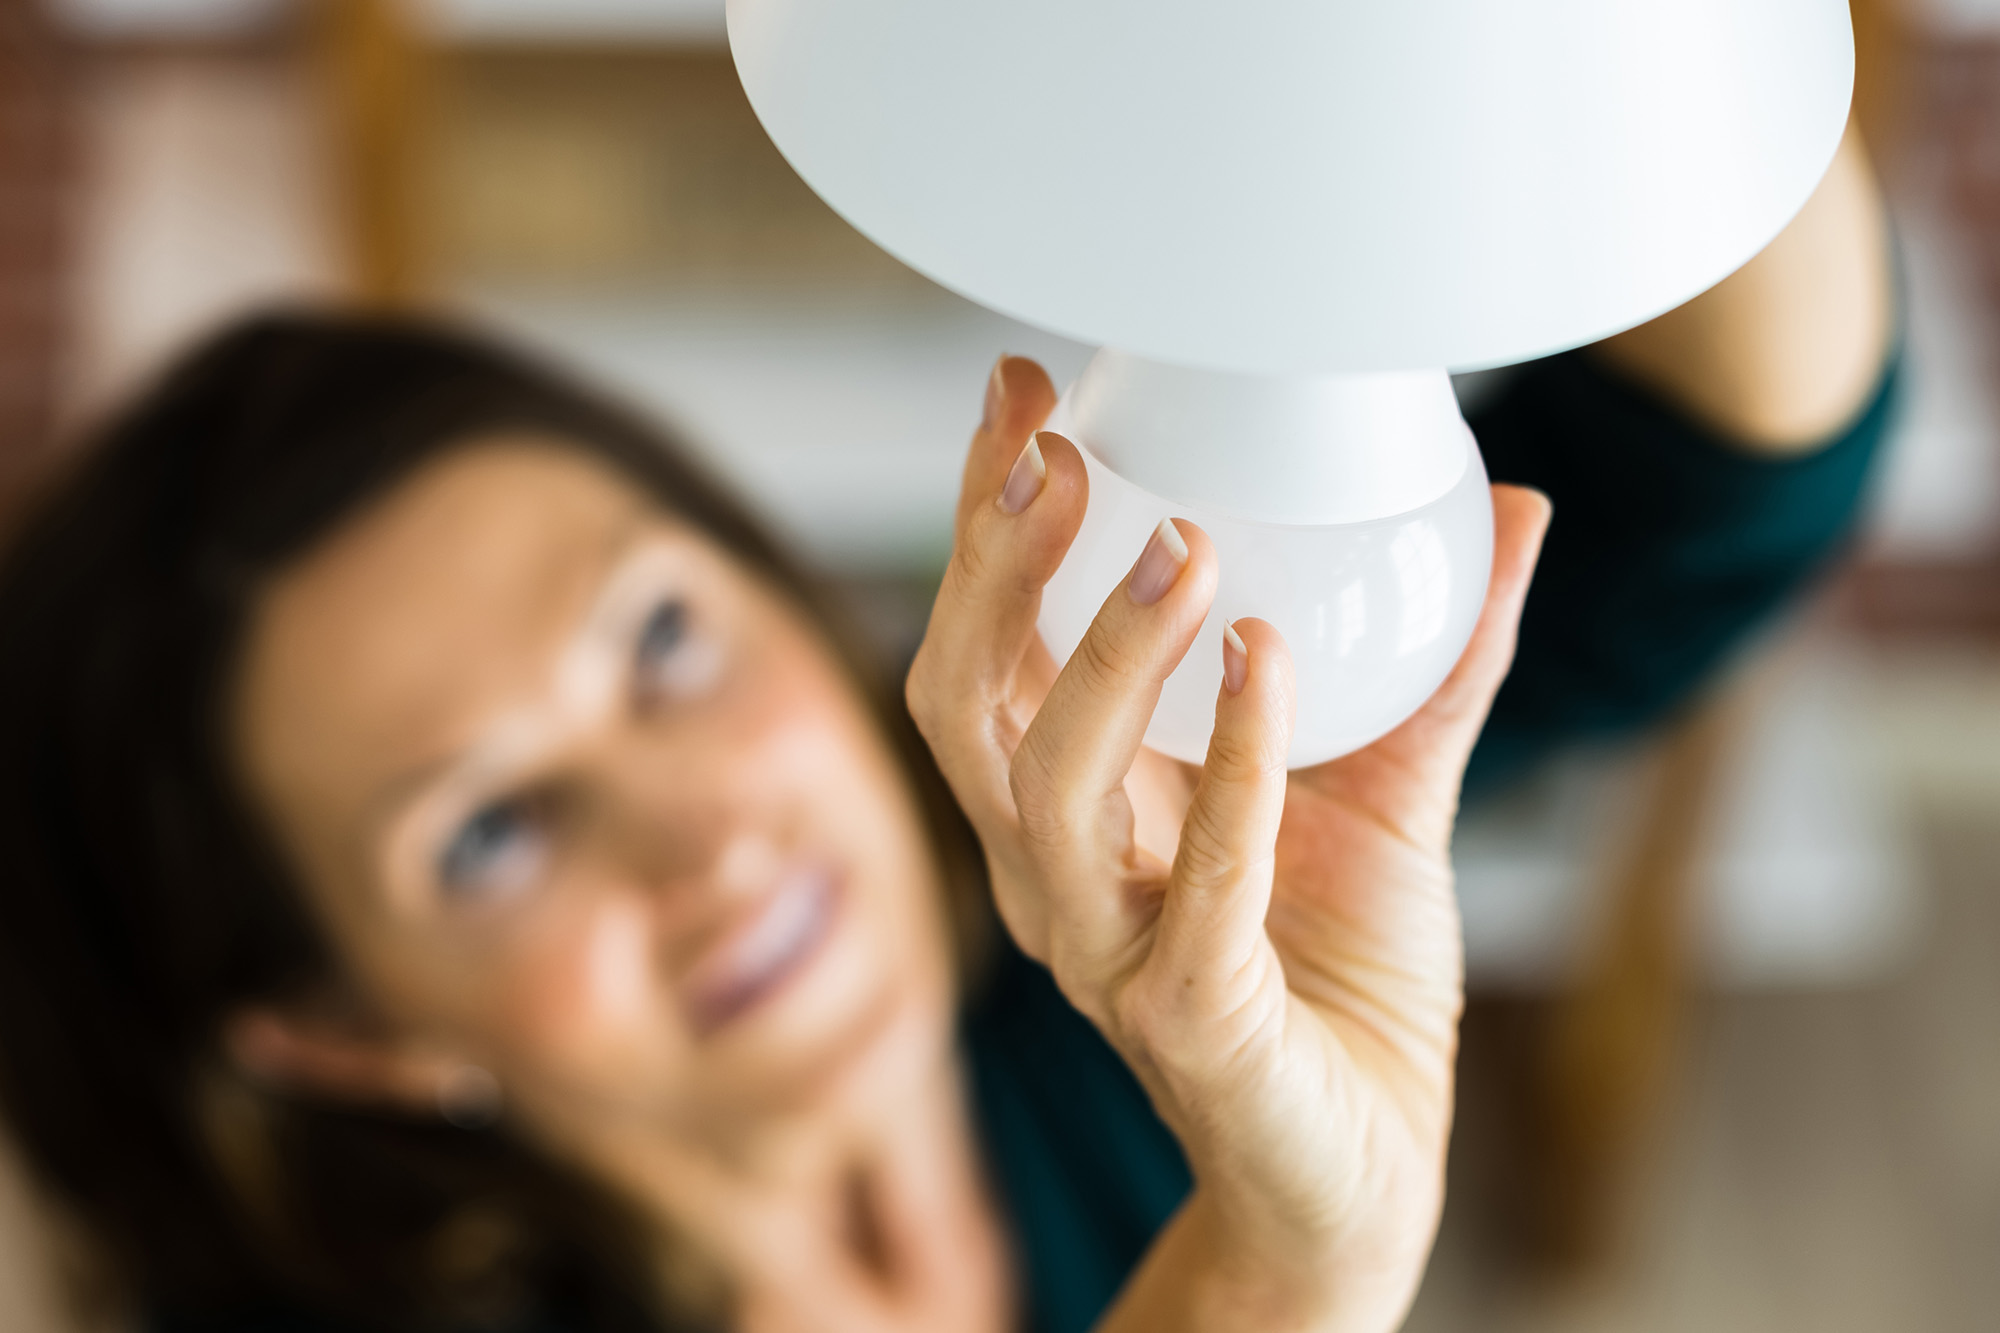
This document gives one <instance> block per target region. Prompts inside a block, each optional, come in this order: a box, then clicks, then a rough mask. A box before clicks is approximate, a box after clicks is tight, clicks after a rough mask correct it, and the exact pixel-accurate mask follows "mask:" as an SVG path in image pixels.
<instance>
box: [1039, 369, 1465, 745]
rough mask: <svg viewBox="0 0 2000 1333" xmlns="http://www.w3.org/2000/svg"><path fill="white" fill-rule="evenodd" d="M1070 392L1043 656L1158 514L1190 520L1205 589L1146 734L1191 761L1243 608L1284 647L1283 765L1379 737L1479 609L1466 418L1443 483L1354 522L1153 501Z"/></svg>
mask: <svg viewBox="0 0 2000 1333" xmlns="http://www.w3.org/2000/svg"><path fill="white" fill-rule="evenodd" d="M1089 378H1090V372H1086V374H1085V379H1086V381H1087V380H1088V379H1089ZM1440 378H1442V376H1440ZM1075 397H1076V394H1075V391H1074V390H1072V392H1071V393H1070V394H1068V395H1066V396H1065V399H1064V401H1063V404H1062V405H1061V406H1059V407H1058V408H1057V410H1056V414H1055V415H1054V416H1053V417H1052V418H1051V419H1050V422H1049V428H1050V429H1051V430H1054V431H1056V432H1057V433H1059V434H1062V435H1063V436H1064V437H1065V438H1068V439H1070V440H1072V441H1073V442H1075V443H1076V444H1077V446H1078V448H1079V450H1080V451H1081V452H1082V453H1083V457H1084V465H1085V468H1086V469H1087V470H1088V472H1089V476H1090V502H1089V505H1088V507H1087V509H1086V512H1085V514H1084V520H1083V526H1082V528H1081V529H1080V530H1079V531H1078V533H1077V536H1076V540H1075V542H1074V543H1072V544H1071V546H1070V550H1069V554H1068V555H1067V556H1066V557H1065V559H1064V561H1063V564H1062V568H1061V569H1060V570H1058V571H1057V573H1056V576H1055V578H1054V579H1052V580H1051V581H1050V582H1049V585H1048V587H1047V588H1046V589H1045V590H1044V592H1043V594H1042V612H1041V619H1040V629H1041V633H1042V640H1043V642H1044V643H1046V644H1047V645H1048V647H1049V651H1050V652H1051V653H1052V654H1053V655H1054V657H1055V659H1056V661H1057V662H1058V663H1061V662H1066V661H1068V660H1069V656H1070V654H1071V653H1073V652H1074V651H1075V650H1076V646H1077V644H1078V642H1079V641H1081V639H1082V638H1083V635H1084V633H1085V631H1086V630H1087V629H1088V628H1089V626H1090V622H1091V621H1092V620H1093V619H1094V618H1095V617H1096V615H1097V613H1098V611H1099V610H1100V609H1101V608H1102V606H1103V605H1104V600H1105V598H1106V597H1107V596H1109V595H1111V594H1112V592H1113V591H1114V590H1115V589H1116V588H1117V586H1118V583H1119V581H1120V580H1122V579H1123V578H1124V577H1125V575H1126V574H1127V573H1128V572H1129V571H1130V570H1131V568H1132V564H1133V562H1134V561H1135V560H1136V559H1137V558H1138V556H1139V551H1140V549H1141V548H1142V547H1143V546H1144V545H1145V543H1146V539H1147V538H1148V536H1149V535H1150V534H1151V533H1152V531H1153V529H1154V528H1155V527H1156V526H1157V525H1158V524H1159V522H1160V520H1161V519H1163V518H1182V519H1188V520H1191V521H1193V522H1194V523H1196V524H1198V525H1199V526H1200V527H1201V529H1202V531H1204V532H1206V533H1207V534H1208V536H1209V539H1210V540H1211V541H1212V542H1214V544H1215V552H1216V559H1217V564H1218V583H1217V588H1216V594H1215V602H1214V604H1213V605H1212V606H1211V607H1210V609H1209V613H1208V618H1207V619H1206V620H1205V621H1204V622H1203V623H1202V627H1201V632H1200V633H1199V634H1198V635H1197V636H1196V638H1195V642H1194V645H1193V646H1192V647H1191V648H1189V650H1188V653H1187V656H1186V657H1184V658H1183V659H1182V660H1181V664H1180V666H1179V667H1178V668H1176V670H1175V671H1174V673H1173V675H1172V676H1170V677H1169V678H1168V680H1167V683H1166V686H1165V688H1164V689H1163V690H1162V692H1161V695H1160V702H1159V706H1158V707H1157V708H1156V709H1155V710H1154V713H1153V719H1152V723H1151V725H1150V726H1149V727H1148V728H1147V731H1146V744H1147V745H1149V746H1151V747H1152V748H1154V749H1156V750H1159V751H1161V752H1163V753H1165V754H1168V755H1171V756H1172V757H1174V758H1176V759H1181V760H1185V761H1187V762H1189V763H1200V762H1201V760H1202V758H1203V756H1204V755H1205V754H1206V753H1207V750H1208V739H1209V734H1210V732H1211V731H1212V730H1213V729H1214V725H1215V705H1216V696H1217V691H1218V690H1219V689H1220V687H1221V684H1222V627H1223V625H1225V624H1227V623H1228V622H1230V621H1233V620H1236V619H1238V618H1240V617H1243V616H1256V617H1258V618H1260V619H1263V620H1267V621H1269V622H1271V624H1272V625H1274V626H1275V627H1276V628H1277V629H1278V631H1279V633H1281V634H1283V635H1284V637H1285V642H1286V644H1287V646H1288V647H1289V648H1290V650H1291V654H1292V662H1293V668H1294V671H1295V672H1296V674H1297V679H1298V682H1299V688H1298V715H1297V721H1296V724H1295V726H1294V728H1293V732H1292V745H1291V753H1290V755H1289V758H1288V763H1289V765H1290V766H1291V767H1293V768H1299V767H1304V766H1306V765H1310V764H1317V763H1322V762H1324V761H1326V760H1328V759H1332V758H1335V757H1337V756H1339V755H1343V754H1346V753H1348V752H1349V751H1352V750H1356V749H1359V748H1360V747H1361V746H1364V745H1366V744H1368V743H1369V742H1370V741H1372V740H1375V739H1376V738H1377V737H1379V736H1382V735H1383V734H1385V733H1386V732H1388V731H1389V730H1391V729H1392V728H1394V727H1395V726H1396V725H1397V724H1398V723H1400V722H1401V721H1403V719H1405V718H1407V717H1408V716H1409V715H1410V714H1411V713H1412V712H1414V711H1416V709H1417V708H1418V707H1419V706H1421V705H1422V703H1423V701H1424V700H1425V699H1426V698H1428V697H1429V696H1430V694H1431V693H1432V691H1434V690H1435V689H1437V687H1438V685H1439V684H1440V683H1442V682H1443V680H1444V678H1445V676H1446V675H1448V674H1449V673H1450V671H1451V668H1452V666H1453V665H1454V664H1455V663H1456V662H1457V660H1458V657H1459V654H1460V653H1461V652H1462V651H1463V650H1464V648H1465V644H1466V641H1467V640H1468V639H1469V638H1470V637H1471V634H1472V627H1473V625H1474V623H1475V622H1476V621H1477V620H1478V618H1479V610H1480V607H1481V605H1482V604H1483V602H1484V600H1485V594H1486V583H1487V576H1488V574H1489V572H1490V567H1491V564H1492V554H1493V506H1492V499H1491V495H1490V492H1489V491H1488V489H1487V483H1486V470H1485V467H1484V466H1483V465H1482V463H1481V461H1480V458H1479V451H1478V449H1477V448H1476V447H1475V446H1474V445H1473V443H1472V436H1471V434H1470V432H1469V431H1464V430H1463V428H1462V427H1461V432H1460V435H1459V436H1458V438H1457V439H1456V441H1455V442H1454V444H1453V445H1452V446H1450V447H1455V448H1456V449H1458V450H1459V451H1461V455H1462V464H1461V466H1460V467H1459V468H1458V469H1456V472H1457V475H1456V480H1454V481H1452V482H1451V483H1450V485H1449V487H1448V489H1446V490H1445V491H1444V493H1443V494H1442V495H1438V496H1436V497H1435V498H1433V499H1430V500H1428V501H1427V502H1426V503H1423V504H1421V505H1419V506H1417V507H1415V508H1412V509H1409V510H1407V511H1405V512H1401V513H1395V514H1389V515H1385V516H1382V517H1377V518H1368V519H1361V520H1358V521H1350V522H1339V523H1268V522H1259V521H1257V520H1255V519H1251V518H1247V517H1244V516H1242V514H1241V513H1240V512H1238V511H1234V510H1230V509H1225V508H1219V507H1216V506H1214V505H1208V504H1202V503H1199V502H1193V503H1190V502H1186V501H1178V500H1173V499H1168V498H1166V497H1164V496H1161V495H1158V494H1156V493H1154V492H1153V491H1150V490H1147V489H1146V488H1145V487H1143V486H1141V485H1139V484H1137V483H1136V482H1134V481H1131V480H1128V479H1126V478H1125V477H1122V476H1120V475H1119V474H1118V473H1116V472H1114V471H1112V469H1111V468H1110V467H1109V466H1107V465H1106V463H1105V461H1104V460H1103V459H1101V458H1099V457H1097V456H1096V454H1095V453H1094V452H1093V450H1092V449H1091V447H1090V444H1089V439H1090V434H1091V432H1090V431H1089V430H1088V428H1087V425H1085V424H1082V423H1080V422H1079V421H1078V419H1077V414H1076V412H1075V411H1074V407H1073V403H1074V399H1075ZM1454 415H1455V413H1454ZM1220 447H1221V449H1222V450H1223V452H1225V453H1227V452H1229V450H1228V446H1227V445H1226V444H1224V445H1222V446H1220ZM1238 452H1239V457H1242V456H1243V455H1249V456H1250V457H1252V458H1254V454H1255V450H1254V449H1253V448H1246V449H1243V450H1241V451H1238Z"/></svg>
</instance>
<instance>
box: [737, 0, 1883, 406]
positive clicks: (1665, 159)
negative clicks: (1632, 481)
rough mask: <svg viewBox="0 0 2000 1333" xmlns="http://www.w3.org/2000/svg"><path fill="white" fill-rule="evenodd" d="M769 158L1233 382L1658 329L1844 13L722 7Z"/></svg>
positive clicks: (1287, 2) (981, 286)
mask: <svg viewBox="0 0 2000 1333" xmlns="http://www.w3.org/2000/svg"><path fill="white" fill-rule="evenodd" d="M729 35H730V45H731V47H732V49H733V50H734V52H735V56H736V63H737V68H738V71H739V72H740V74H741V76H742V79H743V85H744V87H745V89H746V90H747V91H748V93H749V95H750V100H751V102H752V104H753V105H754V106H755V108H756V110H757V114H758V116H759V117H760V118H761V119H762V120H763V123H764V126H765V128H766V129H767V130H768V131H769V132H770V134H771V137H772V138H773V140H775V141H776V143H777V145H778V147H779V149H780V150H781V151H783V153H784V154H785V156H786V157H787V158H788V159H789V160H790V161H791V163H792V165H793V166H794V167H795V168H796V169H797V170H798V172H799V174H800V175H801V176H803V177H804V178H805V179H806V181H807V182H808V183H809V184H810V185H812V187H813V188H814V189H815V190H817V191H818V192H819V193H820V194H821V195H822V196H823V197H824V198H825V199H826V200H827V201H828V202H829V203H830V204H832V205H833V207H834V208H835V209H837V210H838V211H839V212H840V213H841V214H842V215H843V216H845V217H846V218H847V220H848V221H849V222H851V223H853V224H854V225H855V226H856V227H858V228H859V229H860V230H861V231H863V232H864V233H866V234H867V235H868V236H870V237H872V238H873V239H874V240H875V241H876V242H877V243H878V244H880V245H881V246H883V247H884V248H885V249H887V250H889V251H890V252H891V253H893V254H895V255H897V256H898V257H899V258H901V259H902V260H904V261H905V262H906V263H908V264H910V265H911V266H912V267H914V268H916V269H918V270H920V271H922V272H924V273H926V274H928V275H930V276H931V277H932V278H934V279H936V280H937V281H938V282H940V283H942V284H944V285H945V286H947V287H950V288H953V289H955V290H956V291H958V292H960V293H962V294H964V295H966V296H968V297H971V298H972V299H973V300H975V301H978V302H980V303H982V304H984V305H987V306H990V307H992V308H994V309H996V310H1000V311H1002V312H1004V313H1006V314H1009V315H1013V316H1015V317H1017V318H1019V319H1022V320H1025V321H1027V322H1028V323H1031V324H1035V325H1038V326H1040V327H1043V328H1046V329H1050V330H1053V331H1055V332H1058V333H1062V334H1066V335H1068V336H1070V337H1073V338H1076V339H1079V340H1081V341H1085V342H1093V343H1104V344H1109V345H1111V346H1114V347H1118V348H1120V349H1122V350H1124V351H1127V352H1131V353H1135V354H1137V355H1140V356H1143V357H1147V358H1150V359H1153V360H1158V361H1164V362H1168V363H1173V364H1180V365H1189V366H1202V367H1208V368H1213V369H1221V370H1234V371H1247V372H1255V373H1289V372H1298V371H1361V370H1403V369H1413V368H1418V367H1437V366H1452V367H1461V368H1464V367H1474V366H1485V365H1497V364H1502V363H1506V362H1511V361H1517V360H1521V359H1524V358H1527V357H1531V356H1537V355H1541V354H1544V353H1548V352H1552V351H1556V350H1559V349H1561V348H1564V347H1569V346H1574V345H1577V344H1579V343H1583V342H1588V341H1591V340H1593V339H1595V338H1598V337H1602V336H1604V335H1606V334H1609V333H1612V332H1615V331H1617V330H1619V329H1622V328H1626V327H1629V326H1631V325H1633V324H1636V323H1639V322H1640V321H1642V320H1645V319H1647V318H1650V317H1651V316H1653V315H1655V314H1658V313H1660V312H1661V311H1664V310H1667V309H1669V308H1671V307H1673V306H1675V305H1678V304H1679V303H1681V302H1682V301H1685V300H1686V299H1688V298H1689V297H1691V296H1693V295H1695V294H1696V293H1698V292H1700V291H1701V290H1703V289H1704V288H1706V287H1708V286H1710V285H1712V284H1714V283H1715V282H1717V281H1719V280H1720V279H1721V278H1723V277H1724V276H1726V275H1727V274H1728V273H1729V272H1730V271H1731V270H1733V269H1734V268H1736V267H1737V266H1738V265H1740V264H1741V263H1743V262H1744V261H1745V260H1746V259H1748V258H1749V257H1750V256H1751V255H1753V254H1755V253H1756V252H1757V251H1758V250H1759V249H1761V248H1762V247H1763V246H1764V244H1765V243H1766V242H1768V241H1769V240H1770V239H1771V238H1772V237H1773V236H1775V235H1776V234H1777V233H1778V232H1779V231H1780V230H1781V229H1782V228H1783V226H1784V225H1785V223H1786V222H1787V221H1788V220H1789V219H1790V218H1791V216H1792V215H1793V214H1794V213H1795V212H1796V211H1797V210H1798V208H1799V207H1800V206H1801V205H1802V204H1803V203H1804V202H1805V200H1806V198H1807V196H1808V195H1809V194H1810V193H1811V192H1812V189H1813V187H1814V185H1815V184H1816V183H1817V182H1818V180H1819V178H1820V176H1821V174H1822V173H1823V172H1824V170H1825V168H1826V165H1827V163H1828V162H1829V161H1830V160H1831V159H1832V156H1833V152H1834V149H1835V147H1836V145H1837V144H1838V142H1839V140H1840V136H1841V133H1842V129H1843V127H1844V125H1845V123H1846V118H1847V109H1848V100H1849V94H1850V91H1851V87H1852V81H1853V45H1852V35H1851V31H1850V28H1849V22H1848V12H1847V0H729Z"/></svg>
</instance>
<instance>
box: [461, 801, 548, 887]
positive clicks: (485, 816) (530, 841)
mask: <svg viewBox="0 0 2000 1333" xmlns="http://www.w3.org/2000/svg"><path fill="white" fill-rule="evenodd" d="M543 823H544V821H543V820H541V819H540V818H538V817H537V814H536V812H535V810H534V809H532V808H531V806H530V804H529V803H528V802H527V801H524V800H512V801H496V802H494V803H493V804H492V805H488V806H485V807H484V808H482V809H480V810H478V811H477V812H475V813H474V814H473V815H472V817H471V818H469V819H467V820H466V821H465V822H464V823H463V824H461V825H459V827H458V831H457V832H456V833H454V834H453V835H452V838H451V841H450V842H449V843H448V844H447V845H446V846H445V849H444V852H443V854H442V855H441V856H439V858H438V882H439V884H440V885H442V886H443V888H444V891H445V892H446V893H447V894H449V895H451V896H452V897H456V898H466V899H489V898H495V897H501V896H505V895H508V894H512V893H517V892H519V891H520V890H522V889H525V888H527V887H528V886H529V885H531V884H533V883H534V881H535V880H536V879H537V878H538V877H539V876H540V875H541V873H542V871H543V870H544V869H545V868H546V867H547V865H548V859H549V833H548V830H547V829H546V828H545V827H543Z"/></svg>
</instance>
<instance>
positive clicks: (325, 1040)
mask: <svg viewBox="0 0 2000 1333" xmlns="http://www.w3.org/2000/svg"><path fill="white" fill-rule="evenodd" d="M222 1037H223V1049H224V1050H225V1051H226V1052H227V1054H228V1056H229V1059H230V1061H231V1062H232V1063H233V1064H235V1066H236V1067H237V1068H238V1069H239V1070H241V1071H242V1072H243V1073H244V1074H246V1075H248V1076H249V1077H250V1078H251V1079H253V1080H255V1081H256V1082H259V1083H263V1084H266V1085H269V1086H272V1087H276V1088H279V1089H281V1090H283V1091H286V1092H289V1093H294V1094H297V1095H300V1096H305V1097H310V1098H317V1099H320V1100H324V1101H329V1102H338V1103H342V1104H344V1105H348V1106H354V1107H373V1108H376V1109H381V1110H397V1111H402V1112H405V1113H407V1114H414V1115H419V1116H442V1117H443V1118H444V1119H446V1120H448V1121H450V1122H451V1123H452V1124H455V1125H458V1126H460V1127H462V1128H479V1127H482V1126H484V1125H488V1124H491V1123H492V1122H493V1121H494V1120H495V1119H497V1118H498V1116H499V1113H500V1101H501V1098H500V1085H499V1083H498V1082H497V1081H496V1080H495V1079H494V1078H493V1076H492V1075H491V1074H489V1073H487V1072H486V1071H485V1070H484V1069H481V1068H480V1067H479V1066H477V1065H474V1064H470V1063H468V1062H466V1061H465V1060H462V1059H457V1058H455V1057H452V1056H449V1055H445V1054H442V1053H440V1052H437V1051H431V1050H422V1049H418V1048H415V1047H413V1046H411V1045H409V1044H407V1043H404V1042H400V1041H397V1040H396V1039H394V1038H392V1037H387V1036H383V1035H381V1034H379V1033H376V1032H371V1031H369V1030H367V1029H366V1028H364V1027H363V1026H362V1025H360V1024H359V1023H356V1022H352V1021H348V1020H343V1019H340V1018H336V1017H331V1016H327V1015H323V1014H317V1013H309V1012H308V1011H305V1010H303V1009H293V1008H289V1007H284V1006H279V1005H262V1004H259V1005H246V1006H245V1007H243V1008H241V1009H238V1010H237V1011H236V1012H235V1013H234V1014H232V1015H231V1016H230V1017H229V1019H228V1021H227V1022H225V1023H224V1024H223V1031H222Z"/></svg>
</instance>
